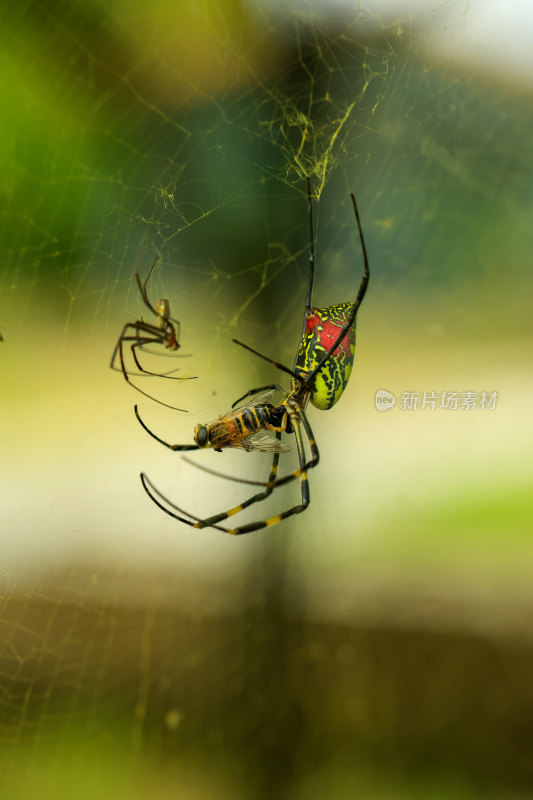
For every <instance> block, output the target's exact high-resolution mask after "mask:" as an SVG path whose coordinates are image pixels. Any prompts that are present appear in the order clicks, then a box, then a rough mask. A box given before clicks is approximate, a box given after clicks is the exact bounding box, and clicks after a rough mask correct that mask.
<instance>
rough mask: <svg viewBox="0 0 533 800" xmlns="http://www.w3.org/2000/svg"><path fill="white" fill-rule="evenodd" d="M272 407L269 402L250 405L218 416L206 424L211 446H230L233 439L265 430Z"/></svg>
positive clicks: (233, 441) (243, 437)
mask: <svg viewBox="0 0 533 800" xmlns="http://www.w3.org/2000/svg"><path fill="white" fill-rule="evenodd" d="M273 409H274V406H272V405H271V404H269V403H266V404H265V405H263V406H253V405H250V406H247V407H245V408H241V409H239V410H238V411H234V412H232V413H230V414H226V415H225V416H223V417H220V418H219V419H218V420H216V422H212V423H210V425H209V426H208V427H209V442H210V444H211V445H212V446H213V447H231V446H232V445H233V444H234V443H235V441H238V440H239V439H245V438H246V437H248V436H251V435H252V434H254V433H257V431H259V430H261V429H262V430H265V429H266V428H268V425H269V422H270V417H271V413H272V411H273Z"/></svg>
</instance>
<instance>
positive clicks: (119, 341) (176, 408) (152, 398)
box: [111, 323, 187, 411]
mask: <svg viewBox="0 0 533 800" xmlns="http://www.w3.org/2000/svg"><path fill="white" fill-rule="evenodd" d="M128 324H129V325H130V326H133V327H135V326H134V325H133V323H128ZM125 327H126V326H125ZM124 330H125V328H124ZM141 330H142V329H141ZM124 341H131V338H130V337H128V336H121V337H120V339H119V340H118V343H117V347H116V349H118V354H119V356H120V366H121V368H122V374H123V375H124V378H125V380H126V381H127V383H129V385H130V386H132V387H133V388H134V389H136V390H137V391H138V392H139V393H140V394H143V395H144V396H145V397H148V398H149V399H150V400H155V402H156V403H159V404H160V405H162V406H166V408H171V409H172V410H173V411H187V409H186V408H178V406H171V405H170V403H163V401H162V400H158V399H157V397H153V395H151V394H148V392H145V391H144V390H143V389H140V388H139V387H138V386H137V385H136V384H135V383H133V381H131V380H130V378H129V375H128V371H127V369H126V364H125V363H124V351H123V348H122V345H123V342H124ZM136 341H141V342H142V341H143V340H142V339H141V338H140V337H137V338H136ZM153 341H154V340H153V339H151V338H148V337H145V339H144V343H146V344H149V343H150V342H153ZM114 357H115V353H113V357H112V360H111V366H112V367H113V359H114ZM113 369H114V367H113Z"/></svg>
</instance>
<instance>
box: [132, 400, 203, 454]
mask: <svg viewBox="0 0 533 800" xmlns="http://www.w3.org/2000/svg"><path fill="white" fill-rule="evenodd" d="M163 405H165V404H164V403H163ZM134 410H135V416H136V417H137V420H138V422H139V424H140V425H141V427H142V428H144V430H145V431H146V433H148V434H150V436H151V437H152V439H155V440H156V442H159V444H164V445H165V447H168V448H169V450H199V449H200V448H199V447H198V445H197V444H169V443H168V442H165V440H164V439H160V438H159V436H156V435H155V433H153V431H151V430H150V428H149V427H148V426H147V425H146V424H145V423H144V422H143V421H142V419H141V417H140V415H139V409H138V408H137V406H136V405H135V406H134Z"/></svg>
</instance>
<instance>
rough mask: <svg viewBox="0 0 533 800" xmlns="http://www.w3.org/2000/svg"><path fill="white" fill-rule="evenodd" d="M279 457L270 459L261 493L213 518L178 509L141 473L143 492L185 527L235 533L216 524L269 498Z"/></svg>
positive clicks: (278, 437) (276, 455) (278, 434)
mask: <svg viewBox="0 0 533 800" xmlns="http://www.w3.org/2000/svg"><path fill="white" fill-rule="evenodd" d="M276 438H277V439H281V431H276ZM279 456H280V454H279V453H274V456H273V458H272V464H271V467H270V474H269V476H268V481H267V483H266V486H265V489H264V490H263V491H262V492H258V493H257V494H254V495H253V496H252V497H249V498H248V500H245V501H244V502H243V503H240V504H239V505H238V506H235V507H234V508H230V509H229V510H228V511H222V512H220V513H219V514H214V515H213V516H211V517H207V518H206V519H200V518H199V517H195V516H194V515H193V514H190V513H189V512H188V511H185V510H184V509H182V508H179V506H176V505H175V504H174V503H171V502H170V500H168V498H166V497H165V496H164V495H162V494H161V492H160V491H159V490H158V489H156V488H155V486H154V485H153V483H152V482H151V481H150V480H149V478H147V477H146V475H145V474H144V473H141V481H142V485H143V487H144V490H145V492H146V493H147V495H148V496H149V497H150V498H151V500H153V502H154V503H155V504H156V505H157V506H159V508H161V509H162V510H163V511H165V512H166V513H167V514H169V515H170V516H171V517H174V518H175V519H178V520H179V521H180V522H185V523H186V524H187V525H190V526H191V527H193V528H200V529H201V528H217V529H218V530H222V531H226V532H227V533H236V532H237V531H233V530H229V529H228V528H223V527H220V526H219V525H217V522H223V521H224V520H225V519H229V517H232V516H233V515H234V514H238V513H239V512H240V511H243V510H244V509H245V508H248V506H251V505H253V503H258V502H260V501H261V500H264V499H265V498H266V497H268V496H269V494H271V492H272V490H273V489H274V486H275V485H276V475H277V472H278V463H279ZM262 485H264V484H262ZM158 498H159V499H158ZM163 503H164V505H163ZM171 509H173V510H171ZM174 512H179V513H174ZM181 514H186V515H187V516H188V517H190V518H191V519H185V518H184V517H182V516H180V515H181ZM193 520H194V521H193Z"/></svg>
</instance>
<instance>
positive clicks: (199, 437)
mask: <svg viewBox="0 0 533 800" xmlns="http://www.w3.org/2000/svg"><path fill="white" fill-rule="evenodd" d="M194 438H195V439H196V444H197V445H198V446H199V447H205V446H206V444H207V439H208V436H207V428H206V427H205V425H197V426H196V430H195V431H194Z"/></svg>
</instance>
